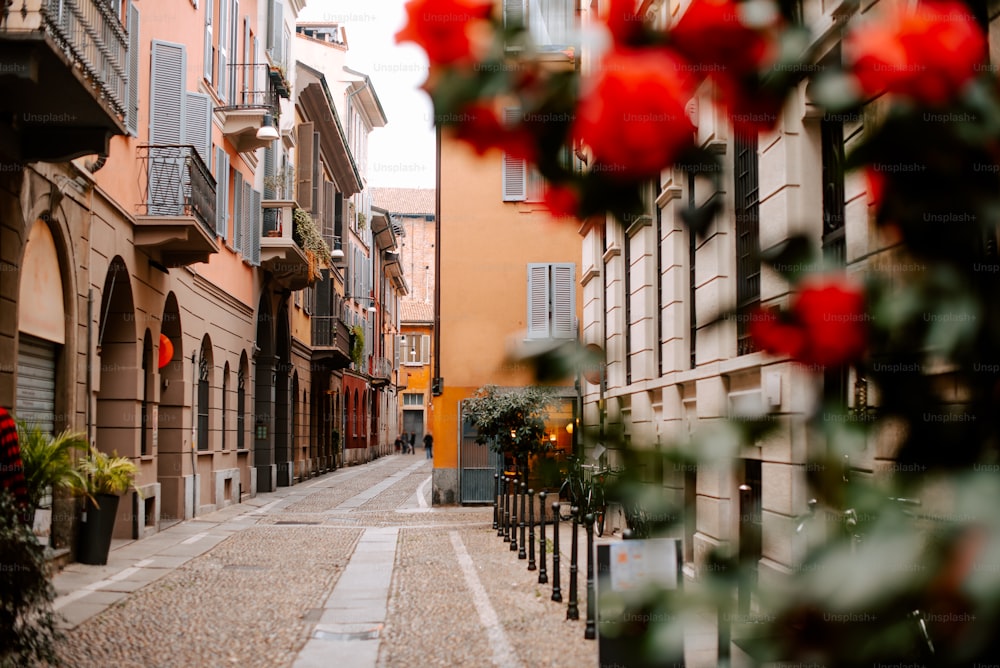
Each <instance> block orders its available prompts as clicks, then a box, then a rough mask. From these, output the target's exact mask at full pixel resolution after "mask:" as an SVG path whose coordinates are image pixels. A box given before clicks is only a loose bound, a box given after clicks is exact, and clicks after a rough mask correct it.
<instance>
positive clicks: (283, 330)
mask: <svg viewBox="0 0 1000 668" xmlns="http://www.w3.org/2000/svg"><path fill="white" fill-rule="evenodd" d="M275 325H276V329H277V331H276V334H277V342H276V346H275V349H274V356H275V361H274V458H275V463H276V464H277V466H278V486H279V487H288V486H289V485H293V484H295V461H294V460H295V454H294V453H293V452H292V414H291V411H290V410H289V409H290V407H291V396H290V395H291V388H290V384H291V383H290V381H291V373H292V335H291V332H290V331H289V322H288V301H287V300H283V301H282V303H281V306H279V307H278V315H277V318H276V320H275Z"/></svg>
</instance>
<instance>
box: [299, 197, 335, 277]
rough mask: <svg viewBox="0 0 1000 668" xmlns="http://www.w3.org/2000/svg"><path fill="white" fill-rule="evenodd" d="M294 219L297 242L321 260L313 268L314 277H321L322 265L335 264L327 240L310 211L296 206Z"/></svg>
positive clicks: (330, 265) (329, 265)
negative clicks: (324, 238)
mask: <svg viewBox="0 0 1000 668" xmlns="http://www.w3.org/2000/svg"><path fill="white" fill-rule="evenodd" d="M292 220H293V221H294V222H295V233H294V239H295V243H297V244H298V245H299V246H300V247H301V248H302V249H303V250H305V251H309V252H310V253H312V254H313V255H315V256H316V258H317V259H318V260H319V263H317V264H316V265H315V269H314V270H313V272H314V273H313V278H319V277H320V272H319V270H320V268H321V267H324V266H325V267H332V266H333V259H332V258H331V257H330V248H329V246H327V245H326V241H324V240H323V235H321V234H320V233H319V229H317V227H316V222H315V221H314V220H313V217H312V216H311V215H310V214H309V212H308V211H306V210H305V209H299V208H296V209H295V211H294V212H293V214H292Z"/></svg>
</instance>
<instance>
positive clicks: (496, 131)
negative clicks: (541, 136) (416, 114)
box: [439, 102, 535, 160]
mask: <svg viewBox="0 0 1000 668" xmlns="http://www.w3.org/2000/svg"><path fill="white" fill-rule="evenodd" d="M439 124H441V125H454V126H455V128H456V130H455V138H456V139H459V140H461V141H464V142H465V143H467V144H469V146H471V147H472V149H473V150H474V151H475V152H476V153H477V154H478V155H483V154H484V153H486V152H487V151H489V150H490V149H494V148H495V149H500V150H502V151H504V152H506V153H509V154H510V155H511V156H513V157H515V158H521V159H523V160H533V159H534V157H535V146H534V142H533V141H532V138H531V135H530V134H529V133H528V132H527V131H526V130H525V129H524V127H523V126H521V125H510V124H504V122H503V121H502V120H501V119H500V116H499V114H497V112H496V110H495V109H494V108H493V106H491V105H489V104H487V103H485V102H477V103H474V104H471V105H469V106H467V107H465V108H464V109H463V110H462V112H461V113H459V114H450V115H448V116H446V117H444V118H442V119H439Z"/></svg>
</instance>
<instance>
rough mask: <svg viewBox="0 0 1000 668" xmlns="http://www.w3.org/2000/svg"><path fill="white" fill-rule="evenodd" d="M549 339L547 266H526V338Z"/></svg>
mask: <svg viewBox="0 0 1000 668" xmlns="http://www.w3.org/2000/svg"><path fill="white" fill-rule="evenodd" d="M548 337H549V265H547V264H536V263H531V264H529V265H528V338H529V339H545V338H548Z"/></svg>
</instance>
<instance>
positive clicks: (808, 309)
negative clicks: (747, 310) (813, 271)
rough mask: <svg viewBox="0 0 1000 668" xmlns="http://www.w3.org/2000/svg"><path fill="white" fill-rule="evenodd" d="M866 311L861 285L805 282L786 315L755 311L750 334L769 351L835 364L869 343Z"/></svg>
mask: <svg viewBox="0 0 1000 668" xmlns="http://www.w3.org/2000/svg"><path fill="white" fill-rule="evenodd" d="M867 323H868V314H867V311H865V296H864V292H863V291H862V290H861V288H859V287H856V286H853V285H849V284H845V283H844V282H843V281H840V280H833V281H830V280H829V279H826V280H824V281H816V282H814V283H813V284H812V285H807V286H806V287H804V288H803V289H802V290H801V291H800V292H799V293H798V295H797V296H796V297H795V299H794V300H793V302H792V307H791V310H790V312H789V313H787V314H785V318H784V319H781V318H779V316H778V314H776V313H775V312H773V311H763V310H758V311H757V312H755V313H754V314H753V315H752V316H751V321H750V336H751V337H752V338H753V340H754V342H755V343H756V344H757V346H758V347H759V348H760V349H762V350H765V351H767V352H769V353H771V354H773V355H782V356H787V357H791V358H792V359H793V360H795V361H796V362H801V363H802V364H808V365H814V366H839V365H841V364H847V363H848V362H853V361H855V360H857V359H859V358H860V357H861V356H862V355H863V354H864V351H865V347H866V345H867V342H868V324H867Z"/></svg>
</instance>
